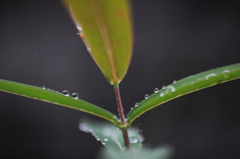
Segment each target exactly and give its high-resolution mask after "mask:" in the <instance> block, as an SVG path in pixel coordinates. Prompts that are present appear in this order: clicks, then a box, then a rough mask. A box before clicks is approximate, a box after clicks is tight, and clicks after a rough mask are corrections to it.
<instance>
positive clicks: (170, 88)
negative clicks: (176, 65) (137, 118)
mask: <svg viewBox="0 0 240 159" xmlns="http://www.w3.org/2000/svg"><path fill="white" fill-rule="evenodd" d="M176 82H177V81H176V80H174V81H173V84H175V83H176ZM162 89H163V90H165V93H164V92H161V93H160V94H159V96H160V97H163V96H164V95H165V94H167V93H169V92H175V90H176V89H175V87H174V86H172V85H169V86H165V85H163V86H162ZM159 91H160V90H159V89H158V88H154V90H153V92H154V93H158V92H159ZM144 98H145V99H148V98H149V95H148V94H145V95H144ZM134 106H135V107H137V106H138V102H136V103H135V104H134ZM132 109H133V107H132V108H131V110H132Z"/></svg>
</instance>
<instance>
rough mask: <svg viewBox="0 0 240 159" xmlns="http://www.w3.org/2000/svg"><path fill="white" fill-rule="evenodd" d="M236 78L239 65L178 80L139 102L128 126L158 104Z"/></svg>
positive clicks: (239, 68)
mask: <svg viewBox="0 0 240 159" xmlns="http://www.w3.org/2000/svg"><path fill="white" fill-rule="evenodd" d="M238 78H240V64H234V65H230V66H225V67H221V68H217V69H213V70H210V71H206V72H203V73H199V74H196V75H193V76H190V77H187V78H184V79H182V80H179V81H177V82H176V83H173V84H170V85H168V86H167V87H166V88H164V89H161V90H159V91H158V92H157V93H154V94H152V95H151V96H149V98H147V99H145V100H143V101H142V102H140V103H139V104H138V106H137V107H134V108H133V109H132V110H131V111H130V112H129V114H128V126H130V125H131V123H132V122H133V121H134V120H135V119H136V118H137V117H138V116H140V115H141V114H143V113H145V112H146V111H148V110H150V109H152V108H154V107H156V106H158V105H160V104H163V103H165V102H167V101H170V100H172V99H174V98H177V97H180V96H182V95H185V94H188V93H191V92H194V91H197V90H200V89H203V88H207V87H210V86H213V85H216V84H220V83H223V82H227V81H230V80H234V79H238Z"/></svg>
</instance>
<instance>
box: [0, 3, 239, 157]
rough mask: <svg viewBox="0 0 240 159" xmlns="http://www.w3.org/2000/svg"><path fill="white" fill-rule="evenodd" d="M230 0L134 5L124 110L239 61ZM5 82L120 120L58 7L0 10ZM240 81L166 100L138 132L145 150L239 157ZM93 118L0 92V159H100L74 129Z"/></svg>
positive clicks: (94, 145) (235, 13)
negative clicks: (66, 95)
mask: <svg viewBox="0 0 240 159" xmlns="http://www.w3.org/2000/svg"><path fill="white" fill-rule="evenodd" d="M235 2H237V1H234V0H228V1H226V0H225V1H209V0H208V1H206V0H205V1H202V0H201V1H200V0H195V1H192V0H183V1H177V0H168V1H167V0H163V1H158V0H155V1H154V0H148V1H147V0H133V1H132V7H133V14H134V28H135V46H134V55H133V59H132V62H131V65H130V68H129V70H128V73H127V75H126V77H125V79H124V80H123V82H122V83H121V85H120V86H121V93H122V100H123V104H124V106H125V110H126V111H125V112H128V111H129V110H130V108H131V107H132V106H134V103H135V102H139V101H141V100H143V98H144V95H145V94H146V93H148V94H151V93H153V89H154V88H155V87H158V88H161V87H162V85H167V84H170V83H172V81H173V80H179V79H181V78H184V77H187V76H189V75H193V74H196V73H199V72H202V71H206V70H209V69H212V68H217V67H220V66H225V65H230V64H234V63H238V62H240V54H239V51H240V45H239V42H240V18H239V16H240V9H239V5H237V4H236V3H235ZM0 8H1V9H0V78H1V79H7V80H11V81H16V82H21V83H26V84H31V85H35V86H40V87H41V86H42V85H45V86H46V87H48V88H51V89H54V90H57V91H63V90H65V89H66V90H69V91H70V92H77V93H78V94H79V96H80V98H81V99H83V100H86V101H89V102H91V103H93V104H96V105H99V106H101V107H103V108H105V109H108V110H110V111H111V112H112V113H114V114H117V109H116V102H115V97H114V92H113V88H112V86H111V85H109V84H108V82H107V81H106V80H105V78H104V76H103V75H102V74H101V72H100V71H99V69H98V67H97V66H96V64H95V63H94V62H93V60H92V59H91V57H90V55H89V53H88V52H87V50H86V48H85V46H84V44H83V42H82V40H81V39H80V38H79V37H78V36H77V35H76V32H77V29H76V28H75V26H74V25H73V23H72V21H71V19H70V17H69V16H68V15H67V13H66V11H65V10H64V8H63V6H62V5H61V3H60V2H59V1H57V0H51V1H48V0H34V1H32V0H22V1H18V0H9V1H6V0H5V1H3V2H2V3H1V6H0ZM239 90H240V80H236V81H232V82H228V83H224V84H221V85H218V86H215V87H211V88H208V89H205V90H201V91H198V92H195V93H192V94H189V95H186V96H183V97H181V98H179V99H175V100H173V101H170V102H168V103H166V104H163V105H162V106H159V107H157V108H155V109H154V110H151V111H149V112H147V113H146V114H144V115H142V116H141V117H140V118H138V119H137V120H136V121H135V122H134V123H133V125H135V126H137V127H139V128H140V129H141V130H143V132H142V134H143V135H144V136H145V141H144V144H147V145H150V146H152V147H155V146H161V145H169V146H172V147H173V148H174V150H175V153H174V154H173V157H172V158H173V159H179V158H180V159H193V158H194V159H198V158H199V159H202V158H204V159H212V158H218V159H220V158H228V159H231V158H240V136H239V134H240V124H239V123H240V115H239V113H240V111H239V105H240V98H239V92H240V91H239ZM85 118H88V119H92V120H96V121H102V120H101V119H99V118H97V117H94V116H92V115H89V114H86V113H82V112H80V111H77V110H73V109H69V108H65V107H60V106H57V105H53V104H49V103H44V102H40V101H36V100H33V99H28V98H24V97H20V96H16V95H12V94H8V93H4V92H0V158H18V159H19V158H34V159H42V158H51V159H60V158H63V159H65V158H68V159H77V158H78V159H79V158H88V159H94V158H96V157H97V154H98V152H99V150H100V148H101V147H102V145H101V144H100V142H97V141H95V139H94V138H93V137H92V136H91V135H90V134H86V133H84V132H81V131H80V130H79V128H78V124H79V122H80V121H81V120H82V119H85Z"/></svg>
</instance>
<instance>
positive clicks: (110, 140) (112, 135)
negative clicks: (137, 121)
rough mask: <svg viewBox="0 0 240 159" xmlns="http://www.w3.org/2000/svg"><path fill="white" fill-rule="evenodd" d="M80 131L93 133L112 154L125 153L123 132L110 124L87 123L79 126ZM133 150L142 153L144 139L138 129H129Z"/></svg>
mask: <svg viewBox="0 0 240 159" xmlns="http://www.w3.org/2000/svg"><path fill="white" fill-rule="evenodd" d="M79 128H80V130H82V131H84V132H89V133H91V134H92V135H93V136H94V137H95V138H96V139H97V140H98V141H100V142H101V143H102V144H103V145H104V146H105V147H106V148H107V149H108V151H111V152H125V151H126V149H125V146H124V141H123V136H122V131H121V130H120V129H118V128H117V127H115V126H114V125H112V124H109V123H99V122H91V121H85V122H82V123H81V124H80V126H79ZM128 135H129V140H130V145H131V149H134V150H135V151H136V152H137V151H138V152H140V150H141V147H142V141H143V137H142V136H141V135H140V134H139V131H138V129H136V128H130V129H128Z"/></svg>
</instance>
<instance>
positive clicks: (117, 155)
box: [101, 147, 172, 159]
mask: <svg viewBox="0 0 240 159" xmlns="http://www.w3.org/2000/svg"><path fill="white" fill-rule="evenodd" d="M171 154H172V150H171V148H169V147H161V148H151V149H149V148H144V147H143V148H142V150H141V152H138V151H137V152H136V151H135V150H134V149H130V150H129V151H126V152H124V153H122V152H114V153H112V152H111V151H110V152H109V151H106V150H103V151H102V156H101V159H169V157H170V156H171Z"/></svg>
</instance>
